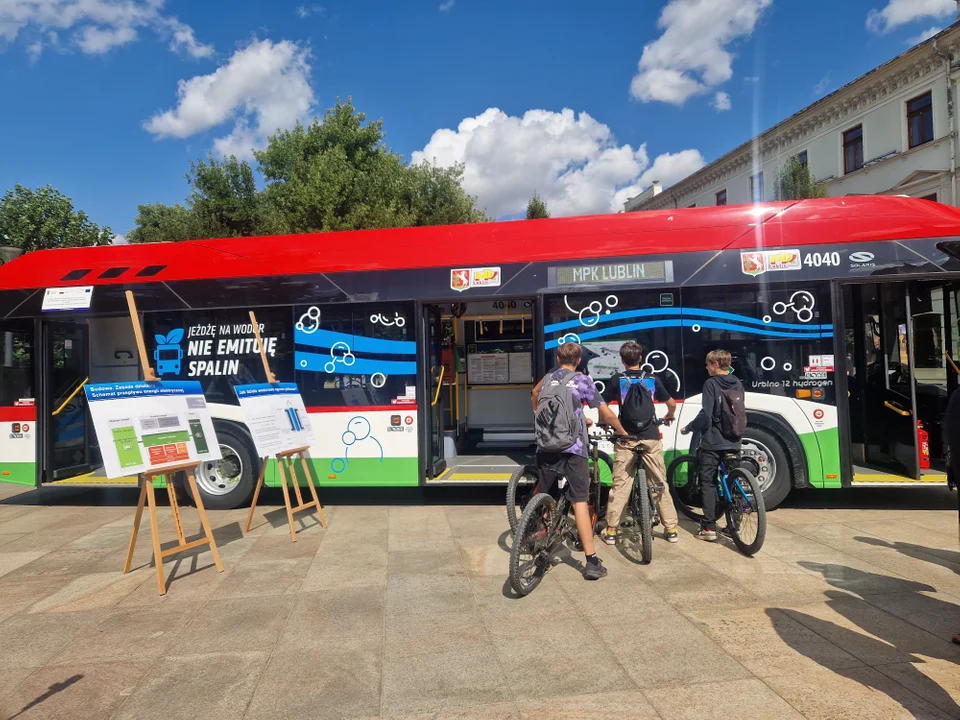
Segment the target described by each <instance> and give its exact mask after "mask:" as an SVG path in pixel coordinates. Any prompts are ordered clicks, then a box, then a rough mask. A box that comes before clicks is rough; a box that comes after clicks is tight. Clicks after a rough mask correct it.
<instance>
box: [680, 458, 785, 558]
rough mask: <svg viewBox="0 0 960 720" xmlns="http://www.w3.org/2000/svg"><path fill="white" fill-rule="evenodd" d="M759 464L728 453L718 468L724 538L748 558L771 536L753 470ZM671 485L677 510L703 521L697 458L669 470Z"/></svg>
mask: <svg viewBox="0 0 960 720" xmlns="http://www.w3.org/2000/svg"><path fill="white" fill-rule="evenodd" d="M755 467H756V461H754V460H753V459H752V458H744V457H743V456H742V455H741V454H740V453H739V452H735V451H734V452H727V453H724V454H723V456H722V457H721V459H720V464H719V466H718V467H717V514H718V515H721V514H722V515H724V516H725V517H726V520H727V526H726V528H724V529H723V530H722V531H721V534H723V535H727V536H729V537H730V539H732V540H733V543H734V545H736V546H737V549H738V550H740V552H742V553H743V554H744V555H749V556H752V555H755V554H756V553H757V552H759V551H760V548H761V547H763V541H764V538H765V537H766V534H767V509H766V507H765V506H764V503H763V493H762V492H761V491H760V483H759V482H757V476H756V474H755V472H753V469H754V468H755ZM667 484H668V485H669V486H670V494H671V495H673V499H674V502H675V504H676V506H677V508H678V509H679V510H680V511H681V512H682V513H683V514H684V515H686V516H687V517H688V518H690V519H691V520H696V521H698V522H700V521H702V520H703V500H702V497H701V486H700V474H699V464H698V460H697V456H696V455H681V456H679V457H677V458H675V459H674V460H673V462H671V463H670V467H669V468H667Z"/></svg>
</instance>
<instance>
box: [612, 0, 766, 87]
mask: <svg viewBox="0 0 960 720" xmlns="http://www.w3.org/2000/svg"><path fill="white" fill-rule="evenodd" d="M772 2H773V0H670V2H669V3H668V4H667V6H666V7H665V8H664V9H663V11H662V12H661V13H660V19H659V20H658V21H657V25H658V26H659V27H660V28H661V29H662V30H663V34H662V35H661V36H660V37H659V38H657V39H656V40H654V41H653V42H652V43H648V44H647V45H645V46H644V48H643V55H642V56H641V58H640V63H639V65H638V68H637V74H636V75H634V76H633V81H632V82H631V83H630V93H631V94H632V95H633V97H635V98H637V99H638V100H642V101H643V102H653V101H658V102H665V103H671V104H673V105H683V104H684V103H685V102H686V101H687V100H688V99H689V98H691V97H693V96H694V95H704V94H706V93H708V92H710V90H711V89H713V88H715V87H717V86H718V85H721V84H722V83H725V82H727V81H728V80H729V79H730V78H731V77H733V54H732V53H731V52H730V51H729V50H728V49H727V46H728V45H730V44H731V43H733V42H734V41H735V40H737V39H739V38H743V37H748V36H750V35H751V34H752V33H753V30H754V28H755V27H756V25H757V21H758V20H759V19H760V15H761V13H762V12H763V11H764V10H765V9H766V8H767V7H769V5H770V4H771V3H772Z"/></svg>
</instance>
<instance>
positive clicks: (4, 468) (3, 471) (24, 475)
mask: <svg viewBox="0 0 960 720" xmlns="http://www.w3.org/2000/svg"><path fill="white" fill-rule="evenodd" d="M0 482H5V483H12V484H13V485H31V486H33V485H36V484H37V464H36V463H32V462H4V463H0Z"/></svg>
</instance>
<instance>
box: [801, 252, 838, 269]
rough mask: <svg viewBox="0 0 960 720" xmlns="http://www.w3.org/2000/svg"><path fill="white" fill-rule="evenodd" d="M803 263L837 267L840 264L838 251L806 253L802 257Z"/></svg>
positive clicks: (814, 265) (813, 265)
mask: <svg viewBox="0 0 960 720" xmlns="http://www.w3.org/2000/svg"><path fill="white" fill-rule="evenodd" d="M803 264H804V265H810V266H812V267H823V266H827V267H838V266H839V265H840V253H838V252H825V253H818V252H813V253H807V254H806V255H805V256H804V258H803Z"/></svg>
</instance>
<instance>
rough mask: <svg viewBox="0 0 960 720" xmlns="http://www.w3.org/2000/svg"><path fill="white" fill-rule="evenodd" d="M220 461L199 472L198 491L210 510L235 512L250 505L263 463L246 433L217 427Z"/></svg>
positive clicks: (231, 428) (222, 424) (232, 427)
mask: <svg viewBox="0 0 960 720" xmlns="http://www.w3.org/2000/svg"><path fill="white" fill-rule="evenodd" d="M214 425H215V428H216V431H217V440H219V442H220V455H221V459H220V460H215V461H212V462H206V463H203V464H202V465H200V467H199V468H197V475H196V479H197V488H198V489H199V490H200V496H201V497H202V498H203V506H204V507H205V508H207V509H208V510H232V509H234V508H238V507H243V506H244V505H249V504H250V499H251V498H252V497H253V490H254V485H255V484H256V482H257V476H258V474H259V472H260V459H259V458H257V456H256V452H255V451H254V450H253V441H252V440H251V439H250V436H249V435H247V433H246V431H244V430H241V429H239V428H237V427H235V426H233V425H228V424H225V423H215V424H214Z"/></svg>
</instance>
